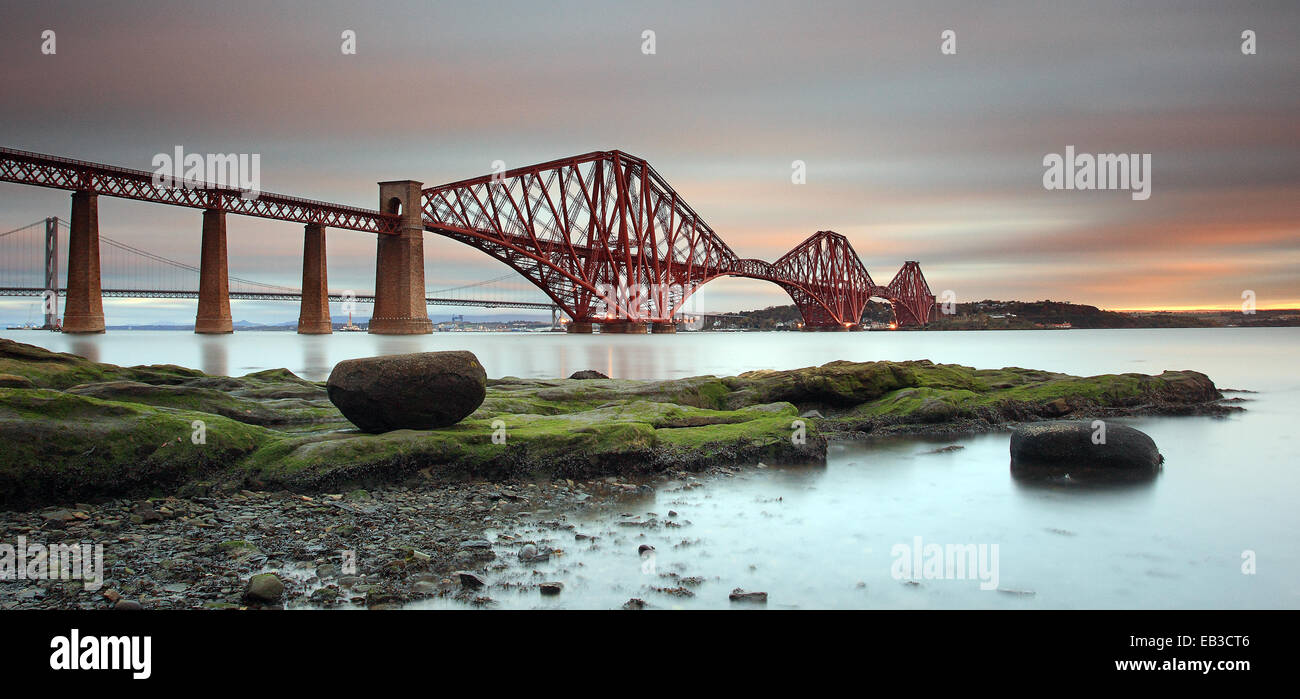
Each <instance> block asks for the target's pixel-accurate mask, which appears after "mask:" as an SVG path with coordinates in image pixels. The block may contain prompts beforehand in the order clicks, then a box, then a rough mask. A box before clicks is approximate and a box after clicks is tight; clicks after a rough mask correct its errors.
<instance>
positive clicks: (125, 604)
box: [113, 599, 144, 612]
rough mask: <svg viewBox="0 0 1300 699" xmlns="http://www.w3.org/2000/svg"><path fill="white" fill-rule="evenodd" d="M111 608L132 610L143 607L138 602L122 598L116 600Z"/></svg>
mask: <svg viewBox="0 0 1300 699" xmlns="http://www.w3.org/2000/svg"><path fill="white" fill-rule="evenodd" d="M113 609H120V610H122V611H128V612H129V611H134V610H136V609H144V607H143V606H141V604H140V603H139V602H135V601H133V600H129V599H124V600H118V601H117V604H114V605H113Z"/></svg>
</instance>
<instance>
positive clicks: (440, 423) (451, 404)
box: [326, 351, 487, 432]
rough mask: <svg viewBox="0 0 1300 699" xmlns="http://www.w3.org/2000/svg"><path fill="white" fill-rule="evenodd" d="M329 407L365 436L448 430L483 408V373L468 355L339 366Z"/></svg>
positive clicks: (352, 361) (405, 356)
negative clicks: (384, 433)
mask: <svg viewBox="0 0 1300 699" xmlns="http://www.w3.org/2000/svg"><path fill="white" fill-rule="evenodd" d="M326 388H327V389H328V390H329V398H330V402H331V403H333V404H334V405H335V407H337V408H338V409H339V412H341V413H343V416H344V417H346V418H347V419H348V420H350V421H351V422H352V424H354V425H356V426H357V427H359V428H361V429H362V430H365V431H366V432H387V431H389V430H402V429H411V430H427V429H433V428H435V427H446V426H447V425H454V424H456V423H457V422H460V421H461V420H463V419H465V417H466V416H468V415H469V414H470V413H472V412H474V411H475V410H477V409H478V407H479V406H480V405H482V404H483V398H484V397H485V396H486V395H487V372H485V371H484V370H483V365H482V364H479V362H478V358H477V357H475V356H474V353H473V352H464V351H458V352H419V353H415V354H393V355H388V356H384V357H366V358H362V359H348V360H344V361H342V362H339V363H338V364H336V365H335V366H334V371H332V372H330V377H329V381H328V382H326Z"/></svg>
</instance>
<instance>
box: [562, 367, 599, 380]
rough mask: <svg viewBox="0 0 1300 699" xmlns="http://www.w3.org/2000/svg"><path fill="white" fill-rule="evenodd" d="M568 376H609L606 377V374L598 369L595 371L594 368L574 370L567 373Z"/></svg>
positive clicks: (594, 377) (587, 377)
mask: <svg viewBox="0 0 1300 699" xmlns="http://www.w3.org/2000/svg"><path fill="white" fill-rule="evenodd" d="M569 378H571V379H608V378H609V377H608V376H605V375H604V374H602V373H600V372H599V371H595V370H594V369H583V370H582V371H575V372H573V373H572V374H570V375H569Z"/></svg>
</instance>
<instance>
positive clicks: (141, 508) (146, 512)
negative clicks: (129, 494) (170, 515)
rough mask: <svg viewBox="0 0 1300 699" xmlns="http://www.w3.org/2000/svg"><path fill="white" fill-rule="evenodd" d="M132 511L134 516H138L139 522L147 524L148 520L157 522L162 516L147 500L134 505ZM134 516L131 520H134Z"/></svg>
mask: <svg viewBox="0 0 1300 699" xmlns="http://www.w3.org/2000/svg"><path fill="white" fill-rule="evenodd" d="M134 513H135V517H139V518H140V522H141V523H144V524H148V523H149V522H158V521H161V520H162V518H163V516H162V515H161V514H159V513H158V511H157V510H155V509H153V505H151V504H149V503H147V502H142V503H140V504H139V505H136V506H135V510H134ZM135 517H132V521H134V520H135Z"/></svg>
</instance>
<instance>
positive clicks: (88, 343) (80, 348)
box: [68, 335, 99, 362]
mask: <svg viewBox="0 0 1300 699" xmlns="http://www.w3.org/2000/svg"><path fill="white" fill-rule="evenodd" d="M69 337H71V338H72V341H71V342H69V343H68V351H69V352H71V353H72V354H75V355H77V356H78V357H85V358H86V359H89V360H90V361H92V362H98V361H99V343H98V342H96V341H95V340H93V339H90V338H88V337H79V336H76V335H70V336H69Z"/></svg>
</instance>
